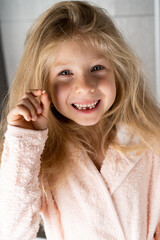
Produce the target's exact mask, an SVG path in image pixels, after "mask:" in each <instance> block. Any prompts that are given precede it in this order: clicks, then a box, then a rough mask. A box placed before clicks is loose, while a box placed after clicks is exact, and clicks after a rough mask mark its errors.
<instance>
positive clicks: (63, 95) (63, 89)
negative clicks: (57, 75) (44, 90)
mask: <svg viewBox="0 0 160 240" xmlns="http://www.w3.org/2000/svg"><path fill="white" fill-rule="evenodd" d="M68 93H69V88H68V86H67V85H66V84H61V83H57V84H54V86H52V101H53V103H54V105H55V107H56V108H58V109H60V108H61V107H62V105H63V104H65V103H66V100H67V97H68Z"/></svg>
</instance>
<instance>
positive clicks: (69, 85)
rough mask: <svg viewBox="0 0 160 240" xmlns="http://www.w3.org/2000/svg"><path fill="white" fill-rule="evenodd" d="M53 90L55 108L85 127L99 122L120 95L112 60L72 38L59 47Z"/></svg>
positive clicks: (51, 85)
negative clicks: (117, 89)
mask: <svg viewBox="0 0 160 240" xmlns="http://www.w3.org/2000/svg"><path fill="white" fill-rule="evenodd" d="M49 89H50V94H51V98H52V102H53V104H54V106H55V108H56V109H57V110H58V111H59V112H60V113H61V114H62V115H64V116H65V117H67V118H69V119H71V120H73V121H75V122H76V123H78V124H80V125H83V126H89V125H94V124H96V123H97V122H98V121H99V120H100V119H101V117H102V116H103V114H104V113H105V112H106V111H107V110H108V109H109V108H110V107H111V106H112V104H113V103H114V100H115V97H116V85H115V77H114V72H113V69H112V66H111V64H110V62H109V60H108V59H107V58H105V57H104V56H103V55H102V54H100V53H99V51H97V50H96V49H95V48H93V47H92V46H91V45H90V44H89V43H88V44H87V45H85V44H84V43H82V42H80V41H68V42H67V43H65V44H64V45H62V46H61V47H59V49H58V50H57V52H56V55H55V58H54V62H53V64H52V66H51V69H50V81H49Z"/></svg>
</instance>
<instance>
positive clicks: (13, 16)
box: [0, 0, 156, 91]
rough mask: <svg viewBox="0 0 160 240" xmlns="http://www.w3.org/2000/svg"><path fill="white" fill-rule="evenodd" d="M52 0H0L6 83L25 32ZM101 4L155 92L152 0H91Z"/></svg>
mask: <svg viewBox="0 0 160 240" xmlns="http://www.w3.org/2000/svg"><path fill="white" fill-rule="evenodd" d="M55 2H58V1H54V0H0V18H1V31H2V43H3V49H4V58H5V63H6V71H7V77H8V82H9V85H10V83H11V82H12V79H13V75H14V72H15V70H16V66H17V64H18V62H19V59H20V57H21V55H22V49H23V43H24V39H25V35H26V31H27V29H28V28H29V26H30V25H31V23H32V22H33V20H34V19H35V18H36V17H37V16H38V15H39V14H41V13H42V12H43V11H44V10H46V9H47V8H49V7H50V6H51V5H52V4H54V3H55ZM92 2H94V3H96V4H98V5H99V6H101V7H104V8H106V9H107V10H108V12H109V13H110V15H111V16H112V17H113V19H114V20H115V23H116V24H117V25H118V26H119V28H120V30H121V31H122V33H123V34H124V36H125V38H126V39H127V40H128V42H130V44H131V46H132V47H133V48H134V50H135V51H136V53H137V54H138V55H139V57H140V58H141V60H142V61H143V63H144V68H145V71H146V74H147V81H148V82H149V85H150V87H151V88H152V89H153V91H155V88H156V86H155V52H154V1H153V0H92Z"/></svg>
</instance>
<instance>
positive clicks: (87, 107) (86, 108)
mask: <svg viewBox="0 0 160 240" xmlns="http://www.w3.org/2000/svg"><path fill="white" fill-rule="evenodd" d="M100 101H101V100H97V101H95V102H93V103H92V104H88V105H82V104H76V103H75V104H74V103H73V104H72V106H73V107H74V108H75V109H77V110H81V111H89V110H92V109H95V108H97V107H98V105H99V103H100Z"/></svg>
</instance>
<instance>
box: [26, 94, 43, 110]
mask: <svg viewBox="0 0 160 240" xmlns="http://www.w3.org/2000/svg"><path fill="white" fill-rule="evenodd" d="M22 99H29V101H30V102H31V103H32V105H33V106H34V108H35V110H36V113H37V114H40V113H42V108H41V105H40V103H39V102H38V100H37V99H36V98H35V96H34V95H33V94H32V93H31V92H26V93H25V95H24V96H23V98H22Z"/></svg>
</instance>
